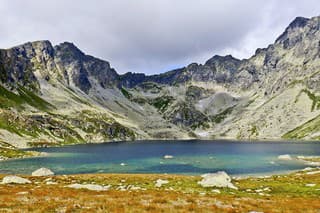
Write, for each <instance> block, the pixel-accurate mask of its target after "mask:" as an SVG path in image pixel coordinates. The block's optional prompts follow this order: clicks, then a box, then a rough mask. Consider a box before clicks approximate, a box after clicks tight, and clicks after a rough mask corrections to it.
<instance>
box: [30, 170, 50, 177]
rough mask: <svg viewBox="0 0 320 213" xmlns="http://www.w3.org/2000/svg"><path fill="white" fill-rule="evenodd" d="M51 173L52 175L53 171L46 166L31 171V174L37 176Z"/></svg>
mask: <svg viewBox="0 0 320 213" xmlns="http://www.w3.org/2000/svg"><path fill="white" fill-rule="evenodd" d="M51 175H54V173H53V172H52V171H51V170H50V169H47V168H40V169H37V170H35V171H34V172H32V176H38V177H40V176H51Z"/></svg>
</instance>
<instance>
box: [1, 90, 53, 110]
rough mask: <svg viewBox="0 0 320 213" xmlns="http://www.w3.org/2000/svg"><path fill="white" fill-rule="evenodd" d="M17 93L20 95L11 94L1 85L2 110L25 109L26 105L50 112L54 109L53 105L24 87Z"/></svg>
mask: <svg viewBox="0 0 320 213" xmlns="http://www.w3.org/2000/svg"><path fill="white" fill-rule="evenodd" d="M17 92H18V94H16V93H14V92H11V91H9V90H8V89H6V88H5V87H3V86H1V85H0V108H4V109H8V108H11V107H14V108H18V109H23V108H24V106H23V105H25V104H28V105H30V106H33V107H35V108H37V109H39V110H42V111H49V110H50V109H53V108H54V106H53V105H51V104H50V103H48V102H47V101H45V100H43V99H42V98H40V97H39V96H37V95H36V94H34V93H33V92H31V91H29V90H27V89H25V88H23V87H19V88H18V90H17Z"/></svg>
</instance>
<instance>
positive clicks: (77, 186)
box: [67, 183, 111, 191]
mask: <svg viewBox="0 0 320 213" xmlns="http://www.w3.org/2000/svg"><path fill="white" fill-rule="evenodd" d="M67 187H69V188H73V189H88V190H92V191H107V190H109V189H110V187H111V186H110V185H108V186H101V185H97V184H79V183H75V184H70V185H68V186H67Z"/></svg>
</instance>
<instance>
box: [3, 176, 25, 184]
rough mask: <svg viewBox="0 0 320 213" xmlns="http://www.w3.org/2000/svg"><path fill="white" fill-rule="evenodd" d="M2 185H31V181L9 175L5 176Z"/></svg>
mask: <svg viewBox="0 0 320 213" xmlns="http://www.w3.org/2000/svg"><path fill="white" fill-rule="evenodd" d="M1 183H2V184H28V183H31V181H30V180H28V179H26V178H22V177H19V176H15V175H9V176H5V177H4V178H3V179H2V182H1Z"/></svg>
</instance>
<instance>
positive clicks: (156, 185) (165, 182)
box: [155, 179, 169, 188]
mask: <svg viewBox="0 0 320 213" xmlns="http://www.w3.org/2000/svg"><path fill="white" fill-rule="evenodd" d="M168 183H169V181H167V180H162V179H158V180H156V184H155V187H158V188H159V187H161V186H162V185H164V184H168Z"/></svg>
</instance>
